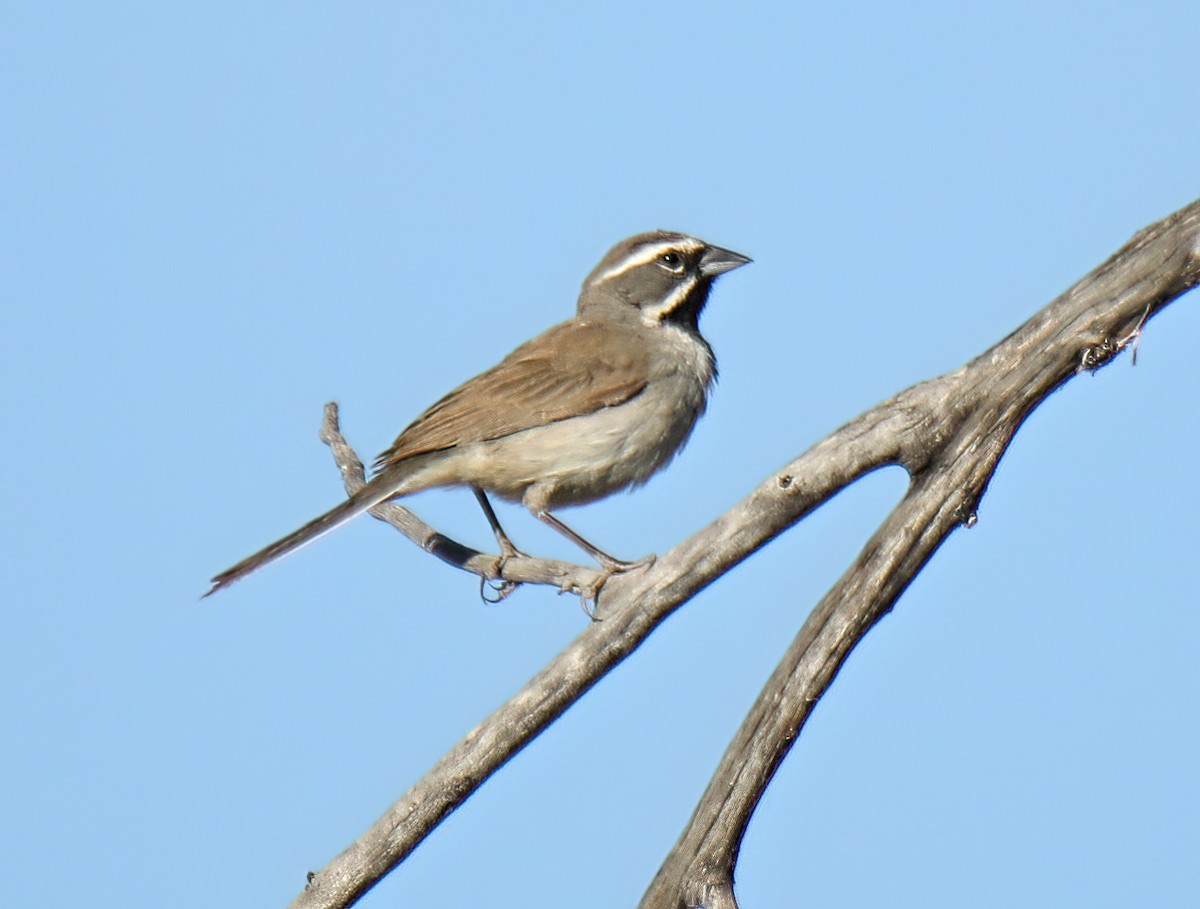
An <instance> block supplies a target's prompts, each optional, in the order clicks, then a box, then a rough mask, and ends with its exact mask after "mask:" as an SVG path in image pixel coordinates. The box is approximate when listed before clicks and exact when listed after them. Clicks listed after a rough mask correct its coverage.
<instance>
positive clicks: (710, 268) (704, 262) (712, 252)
mask: <svg viewBox="0 0 1200 909" xmlns="http://www.w3.org/2000/svg"><path fill="white" fill-rule="evenodd" d="M752 261H753V259H751V258H750V257H749V256H743V255H742V254H741V253H735V252H734V251H733V250H732V249H721V247H719V246H710V247H709V248H708V249H706V250H705V251H704V255H702V256H701V257H700V274H702V275H704V277H706V278H715V277H716V276H717V275H723V274H725V272H727V271H733V270H734V269H735V268H741V267H742V266H743V265H745V264H746V263H747V262H752Z"/></svg>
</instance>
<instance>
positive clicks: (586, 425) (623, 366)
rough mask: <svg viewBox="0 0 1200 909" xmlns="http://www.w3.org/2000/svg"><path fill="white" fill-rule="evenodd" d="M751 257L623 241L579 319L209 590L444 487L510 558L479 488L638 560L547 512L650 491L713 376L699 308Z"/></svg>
mask: <svg viewBox="0 0 1200 909" xmlns="http://www.w3.org/2000/svg"><path fill="white" fill-rule="evenodd" d="M749 261H750V259H748V258H747V257H746V256H743V255H740V254H739V253H735V252H731V251H730V250H727V249H721V248H720V247H719V246H710V245H709V244H707V243H705V242H703V241H701V240H697V239H696V238H695V237H689V236H687V235H686V234H676V233H668V232H666V231H655V232H652V233H645V234H638V235H637V236H635V237H630V238H629V239H627V240H624V241H622V242H620V243H618V244H617V245H616V246H614V247H613V248H612V249H611V250H610V251H609V253H608V255H606V256H605V257H604V258H603V259H601V260H600V264H599V265H597V266H596V268H595V269H594V270H593V271H592V273H591V274H590V275H588V277H587V280H585V281H584V282H583V290H582V292H581V293H580V295H579V304H578V309H577V311H576V314H575V318H573V319H571V320H570V321H568V322H563V323H562V324H560V325H556V326H554V327H553V328H551V329H550V330H549V331H546V332H544V333H543V334H540V335H538V336H537V337H536V338H534V339H533V340H532V341H527V342H526V343H524V344H522V345H521V346H520V347H518V348H517V349H516V350H514V351H513V352H512V353H511V354H509V355H508V356H507V357H505V358H504V360H502V361H501V362H500V363H499V364H497V365H496V366H493V367H492V368H491V369H489V370H488V371H487V372H483V373H480V374H479V375H477V376H476V377H475V378H473V379H471V380H470V381H469V382H466V383H465V384H463V385H460V386H459V387H458V388H456V389H455V390H454V391H452V392H450V394H448V395H446V397H444V398H442V399H441V400H440V401H438V402H437V403H436V404H434V405H433V406H432V407H430V408H429V409H428V410H427V411H425V413H423V414H421V416H419V417H417V419H416V420H415V421H414V422H413V424H412V425H411V426H409V427H408V429H406V430H404V432H402V433H401V434H400V435H399V436H398V437H397V439H396V441H395V442H394V443H393V444H392V447H391V448H389V449H388V450H387V451H385V452H384V453H383V454H381V455H380V456H379V458H378V460H377V461H376V462H375V467H376V473H375V476H374V477H373V478H372V479H371V480H370V482H368V483H367V484H366V485H365V486H363V488H362V489H360V490H359V491H358V492H357V493H355V494H354V496H352V497H351V498H349V499H347V500H346V501H345V502H343V503H342V504H340V505H338V506H337V507H336V508H334V509H332V510H331V511H328V512H326V513H325V514H323V515H321V516H320V517H319V518H316V519H315V520H313V521H311V522H309V523H308V524H305V525H304V526H303V527H301V528H300V529H299V530H297V531H296V532H295V533H292V534H289V535H288V536H286V537H284V538H283V539H282V540H279V541H278V542H275V543H272V544H271V545H270V546H268V547H267V548H266V549H263V550H262V551H261V552H257V553H255V554H254V555H252V556H250V557H249V558H246V559H243V560H242V561H241V562H239V563H238V564H236V565H234V566H233V567H232V568H230V569H229V570H227V571H224V572H222V573H221V574H219V575H217V576H216V577H215V578H213V586H212V589H211V590H209V591H208V594H211V593H215V592H216V591H218V590H220V589H221V588H222V587H226V586H228V585H229V584H232V583H233V582H234V581H236V580H238V579H239V578H242V577H245V576H246V575H247V574H249V573H250V572H252V571H254V570H255V569H257V568H260V567H262V566H263V565H265V564H267V563H268V562H270V561H273V560H274V559H277V558H279V557H281V556H284V555H287V554H288V553H290V552H293V551H294V550H296V549H299V548H300V547H301V546H304V545H305V544H306V543H310V542H312V541H313V540H315V539H317V538H318V537H320V536H322V535H323V534H326V533H328V532H329V531H331V530H333V529H334V528H336V527H339V526H341V525H342V524H344V523H346V522H347V521H349V520H351V519H353V518H356V517H358V516H359V515H360V514H362V513H363V512H364V511H367V510H368V509H370V508H372V507H374V506H375V505H378V504H379V503H380V502H383V501H385V500H387V499H391V498H394V497H397V496H405V495H409V494H411V493H414V492H419V491H420V490H422V489H431V488H433V487H437V486H470V487H471V488H472V489H473V490H474V492H475V494H476V496H477V497H478V498H479V502H480V504H481V505H482V506H483V508H484V511H485V513H486V514H487V516H488V520H489V522H490V523H491V525H492V529H493V530H494V531H495V532H496V536H497V539H498V540H499V542H500V546H501V549H502V551H503V552H504V554H505V555H511V554H513V553H515V552H516V550H515V548H514V547H513V546H512V544H511V543H510V542H509V540H508V538H507V537H506V536H505V535H504V532H503V531H502V530H501V529H500V526H499V524H498V523H497V521H496V518H495V514H494V513H493V512H492V509H491V506H490V504H489V503H488V500H487V496H486V495H485V492H493V493H495V494H496V495H498V496H500V497H501V498H504V499H510V500H512V501H518V502H521V503H523V504H524V505H525V507H526V508H528V509H529V511H530V512H532V513H533V515H534V516H536V517H537V518H539V519H540V520H542V521H545V522H546V523H547V524H550V525H551V526H552V527H554V528H555V529H557V530H558V531H560V532H561V533H563V534H565V535H566V536H567V537H569V538H570V539H571V540H573V541H574V542H575V543H577V544H578V545H579V546H581V547H582V548H583V549H585V550H587V552H588V553H590V554H591V555H592V556H593V557H594V558H596V559H597V560H598V561H599V562H601V563H602V564H603V565H604V567H605V568H607V569H608V570H610V571H621V570H625V569H628V568H630V567H631V566H632V565H634V564H641V563H629V562H621V561H619V560H617V559H614V558H613V557H612V556H610V555H608V554H607V553H605V552H603V551H601V550H600V549H597V548H596V547H595V546H593V545H592V544H591V543H589V542H587V540H585V539H583V538H582V537H581V536H579V534H577V533H575V531H573V530H571V529H570V528H569V527H567V525H565V524H564V523H562V521H560V520H559V519H558V518H556V517H555V516H554V515H553V514H551V510H552V509H556V508H560V507H562V506H564V505H581V504H584V503H586V502H592V501H595V500H596V499H601V498H603V497H605V496H607V495H611V494H612V493H614V492H617V491H618V490H621V489H626V488H628V487H630V486H636V485H638V484H640V483H644V482H645V481H646V480H648V479H649V478H650V476H651V475H652V474H653V473H654V472H655V471H657V470H659V469H660V468H661V467H663V466H664V465H665V464H666V463H667V462H668V461H669V460H671V458H672V457H673V456H674V455H675V453H676V452H678V451H679V449H680V448H682V447H683V444H684V443H685V442H686V441H687V439H688V436H689V435H691V432H692V427H693V426H694V425H695V423H696V420H697V418H699V416H700V415H701V414H702V413H703V412H704V408H705V404H706V403H707V398H708V390H709V387H710V386H711V385H712V382H713V379H714V378H715V377H716V363H715V361H714V360H713V353H712V348H710V347H709V346H708V342H706V341H705V340H704V338H702V337H701V336H700V330H699V327H698V320H699V318H700V311H701V310H702V309H703V308H704V304H705V302H707V300H708V294H709V291H710V290H711V289H712V284H713V281H714V279H715V278H716V277H717V276H718V275H721V274H724V273H725V272H727V271H730V270H732V269H734V268H737V267H738V266H740V265H745V264H746V263H747V262H749ZM208 594H205V596H208Z"/></svg>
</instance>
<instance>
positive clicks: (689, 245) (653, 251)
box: [592, 237, 704, 285]
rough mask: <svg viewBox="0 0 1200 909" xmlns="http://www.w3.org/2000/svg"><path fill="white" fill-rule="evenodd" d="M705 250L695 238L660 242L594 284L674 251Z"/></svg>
mask: <svg viewBox="0 0 1200 909" xmlns="http://www.w3.org/2000/svg"><path fill="white" fill-rule="evenodd" d="M703 248H704V244H703V243H701V242H700V241H699V240H696V239H695V238H693V237H673V238H672V239H670V240H660V241H659V242H658V243H655V244H653V245H652V246H645V247H643V248H642V249H641V251H640V252H639V253H638V254H637V255H635V256H630V257H629V258H627V259H622V260H621V261H620V262H618V263H616V264H615V265H614V266H612V268H610V269H608V270H607V271H605V272H602V273H601V274H599V275H597V276H596V278H595V280H593V281H592V284H593V285H595V284H601V283H603V282H604V281H607V280H609V279H610V278H615V277H616V276H617V275H620V274H624V273H625V272H627V271H629V270H630V269H631V268H637V267H638V266H639V265H645V264H647V263H649V262H653V261H654V260H655V259H657V258H658V257H659V256H661V255H662V254H663V253H667V252H670V251H671V250H673V249H678V250H683V251H685V252H696V251H697V250H700V249H703Z"/></svg>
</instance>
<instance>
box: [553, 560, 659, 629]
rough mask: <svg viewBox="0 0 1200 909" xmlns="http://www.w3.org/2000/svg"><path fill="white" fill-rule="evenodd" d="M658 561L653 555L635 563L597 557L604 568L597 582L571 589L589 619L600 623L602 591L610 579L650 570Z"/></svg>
mask: <svg viewBox="0 0 1200 909" xmlns="http://www.w3.org/2000/svg"><path fill="white" fill-rule="evenodd" d="M657 559H658V556H656V555H654V554H653V553H651V554H650V555H648V556H644V557H643V558H640V559H638V560H637V561H635V562H624V561H621V560H620V559H614V558H612V556H609V555H607V554H606V555H605V556H604V557H603V558H601V557H600V556H597V561H599V562H600V563H601V564H602V565H603V566H604V570H603V571H601V572H599V573H598V574H597V575H596V578H595V580H594V581H592V582H591V583H589V584H574V585H572V586H571V588H570V589H571V592H572V593H574V594H577V595H578V596H579V605H580V606H581V607H582V608H583V611H584V612H585V613H586V614H587V617H588V618H589V619H591V620H592V621H593V622H599V621H600V616H599V613H598V609H599V606H600V591H601V590H602V589H603V587H604V585H605V584H607V583H608V579H609V578H611V577H612V576H613V575H615V574H624V573H625V572H626V571H633V570H634V569H635V568H649V567H650V566H651V565H653V564H654V563H655V561H656V560H657Z"/></svg>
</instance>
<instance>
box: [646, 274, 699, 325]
mask: <svg viewBox="0 0 1200 909" xmlns="http://www.w3.org/2000/svg"><path fill="white" fill-rule="evenodd" d="M695 289H696V278H695V277H689V278H688V279H687V280H686V281H683V282H682V283H680V285H679V286H678V287H676V288H675V289H674V290H673V291H671V293H670V295H669V296H668V297H667V298H666V299H665V300H663V301H662V302H661V303H659V304H658V305H657V306H655V307H646V308H644V309H643V310H642V321H643V322H644V323H645V324H647V325H657V324H658V323H659V322H661V321H662V320H663V319H665V318H666V317H667V316H669V315H670V314H671V312H672V311H673V310H674V309H675V307H677V306H678V305H679V304H680V303H682V302H683V301H684V300H686V299H687V298H688V294H690V293H691V292H692V291H693V290H695Z"/></svg>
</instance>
